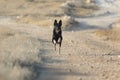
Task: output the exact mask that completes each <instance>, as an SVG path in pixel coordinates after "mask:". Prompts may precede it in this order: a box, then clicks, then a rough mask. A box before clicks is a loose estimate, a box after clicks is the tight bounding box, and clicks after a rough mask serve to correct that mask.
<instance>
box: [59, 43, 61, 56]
mask: <svg viewBox="0 0 120 80" xmlns="http://www.w3.org/2000/svg"><path fill="white" fill-rule="evenodd" d="M60 49H61V42H60V43H59V54H60Z"/></svg>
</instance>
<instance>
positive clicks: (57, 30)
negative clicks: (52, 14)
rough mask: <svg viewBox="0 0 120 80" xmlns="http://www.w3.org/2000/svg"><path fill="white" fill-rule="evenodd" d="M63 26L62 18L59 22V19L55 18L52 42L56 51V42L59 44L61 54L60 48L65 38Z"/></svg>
mask: <svg viewBox="0 0 120 80" xmlns="http://www.w3.org/2000/svg"><path fill="white" fill-rule="evenodd" d="M61 26H62V20H60V21H59V23H58V22H57V20H56V19H55V20H54V28H53V35H52V43H53V44H54V47H55V51H56V44H59V54H60V48H61V44H62V40H63V37H62V29H61Z"/></svg>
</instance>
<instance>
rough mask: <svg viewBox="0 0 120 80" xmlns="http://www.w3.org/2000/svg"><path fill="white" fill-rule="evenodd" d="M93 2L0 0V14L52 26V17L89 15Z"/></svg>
mask: <svg viewBox="0 0 120 80" xmlns="http://www.w3.org/2000/svg"><path fill="white" fill-rule="evenodd" d="M96 7H97V6H96V5H95V4H93V3H90V4H86V3H85V2H84V0H80V1H77V0H75V1H67V0H59V1H58V0H21V1H19V0H0V15H2V16H16V19H15V20H16V21H17V22H20V23H27V24H35V25H39V26H52V25H53V24H52V23H53V20H54V19H63V17H66V16H70V17H74V16H76V17H78V16H79V17H80V16H87V15H90V14H91V13H92V12H93V11H95V10H96Z"/></svg>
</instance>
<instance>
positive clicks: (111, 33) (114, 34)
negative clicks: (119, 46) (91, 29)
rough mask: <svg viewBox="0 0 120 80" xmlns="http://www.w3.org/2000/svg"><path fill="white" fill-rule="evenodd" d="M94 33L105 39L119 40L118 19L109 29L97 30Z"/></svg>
mask: <svg viewBox="0 0 120 80" xmlns="http://www.w3.org/2000/svg"><path fill="white" fill-rule="evenodd" d="M96 34H97V35H98V36H100V37H104V39H105V40H111V41H115V42H120V21H117V22H116V23H114V24H113V25H112V28H111V29H107V30H98V31H96Z"/></svg>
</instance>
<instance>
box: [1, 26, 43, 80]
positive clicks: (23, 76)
mask: <svg viewBox="0 0 120 80" xmlns="http://www.w3.org/2000/svg"><path fill="white" fill-rule="evenodd" d="M39 50H40V42H39V41H38V40H37V39H34V38H32V37H30V36H29V35H26V34H25V33H20V32H18V31H14V30H12V29H9V28H8V27H7V26H3V25H0V80H27V79H29V78H30V76H31V75H34V74H35V73H34V72H33V71H32V69H33V68H32V66H34V64H35V63H39V62H40V61H41V58H40V56H39ZM33 63H34V64H33ZM31 64H33V65H31ZM26 65H27V66H26ZM29 80H30V79H29Z"/></svg>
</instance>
